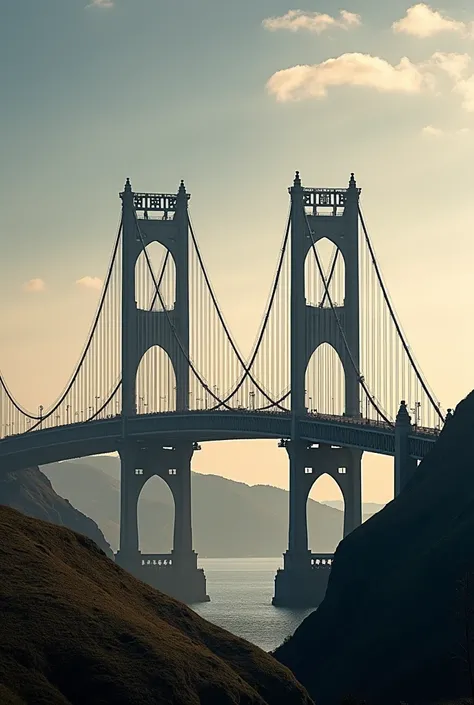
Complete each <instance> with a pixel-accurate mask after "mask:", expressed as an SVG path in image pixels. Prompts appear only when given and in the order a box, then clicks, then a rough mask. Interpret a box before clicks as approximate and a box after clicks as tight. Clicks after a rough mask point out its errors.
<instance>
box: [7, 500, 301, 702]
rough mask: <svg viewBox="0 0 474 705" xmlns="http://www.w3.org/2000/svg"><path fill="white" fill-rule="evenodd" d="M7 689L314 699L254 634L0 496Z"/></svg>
mask: <svg viewBox="0 0 474 705" xmlns="http://www.w3.org/2000/svg"><path fill="white" fill-rule="evenodd" d="M0 535H1V537H2V539H1V541H0V605H1V609H2V620H1V624H2V626H1V633H2V638H1V644H0V698H1V700H2V702H5V703H7V702H8V703H16V705H22V704H25V705H26V704H27V703H38V704H39V703H48V705H82V704H83V703H87V705H99V704H100V705H107V704H109V703H110V705H162V704H164V703H169V704H170V705H234V704H235V705H237V704H239V705H311V702H312V701H311V700H310V698H309V696H308V695H307V693H306V691H305V690H304V689H303V688H302V687H301V686H300V685H299V684H298V683H297V682H296V680H295V679H294V677H293V675H292V674H291V673H290V671H289V670H288V669H286V668H284V667H283V666H281V665H280V664H279V663H278V662H277V661H276V660H275V659H274V658H273V657H272V656H270V655H269V654H266V653H265V652H264V651H262V650H260V649H259V648H257V647H256V646H253V645H252V644H250V643H248V642H246V641H244V640H242V639H239V638H237V637H235V636H233V635H232V634H229V633H228V632H225V631H224V630H223V629H220V628H219V627H216V626H214V625H212V624H210V623H208V622H206V621H205V620H204V619H202V618H201V617H199V616H198V615H197V614H195V613H194V612H193V611H192V610H191V609H189V608H188V607H186V606H185V605H183V604H181V603H179V602H177V601H175V600H173V599H171V598H169V597H166V596H165V595H163V594H161V593H159V592H157V591H155V590H153V589H152V588H150V587H148V586H147V585H145V584H144V583H141V582H140V581H138V580H136V579H135V578H133V577H132V576H131V575H129V574H128V573H126V572H125V571H123V570H122V569H121V568H119V567H118V566H117V565H116V564H115V563H114V562H113V561H111V560H109V559H108V558H107V557H106V556H105V554H104V553H103V552H102V551H100V549H98V548H97V546H96V545H95V544H94V543H93V542H92V541H90V539H88V538H85V537H84V536H82V535H79V534H75V533H73V532H72V531H70V530H68V529H64V528H58V527H55V526H53V525H52V524H47V523H46V522H42V521H39V520H37V519H31V518H29V517H26V516H24V515H23V514H19V513H18V512H16V511H14V510H13V509H10V508H7V507H0Z"/></svg>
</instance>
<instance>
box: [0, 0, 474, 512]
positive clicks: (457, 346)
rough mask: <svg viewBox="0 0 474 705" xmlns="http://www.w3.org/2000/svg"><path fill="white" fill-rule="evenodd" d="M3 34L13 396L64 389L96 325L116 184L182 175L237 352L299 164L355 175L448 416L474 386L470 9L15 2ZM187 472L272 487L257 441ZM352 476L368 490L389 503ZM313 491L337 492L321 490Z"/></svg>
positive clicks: (1, 331) (249, 331)
mask: <svg viewBox="0 0 474 705" xmlns="http://www.w3.org/2000/svg"><path fill="white" fill-rule="evenodd" d="M0 11H1V22H0V91H1V108H0V110H1V125H2V129H1V132H0V160H1V164H2V169H1V170H0V209H1V213H2V218H1V223H0V242H1V247H2V250H1V251H2V256H1V258H0V295H1V301H2V306H1V307H0V369H1V371H2V374H3V375H4V376H5V378H6V380H7V383H8V385H9V387H10V388H11V390H12V391H13V393H14V395H15V397H16V398H17V399H18V401H19V402H20V403H22V404H23V405H25V406H27V407H28V408H30V409H36V408H37V407H38V405H39V404H44V405H45V406H47V405H48V404H49V403H51V402H52V401H53V400H54V399H55V398H56V397H57V396H58V394H59V392H60V391H61V389H62V388H63V387H64V385H65V383H66V381H67V379H68V377H69V375H70V373H71V371H72V369H73V367H74V364H75V362H76V360H77V358H78V356H79V354H80V352H81V349H82V346H83V344H84V342H85V339H86V336H87V333H88V330H89V327H90V325H91V322H92V318H93V315H94V311H95V308H96V306H97V302H98V297H99V295H100V286H101V280H102V279H103V277H104V274H105V271H106V268H107V265H108V261H109V258H110V254H111V249H112V244H113V240H114V236H115V234H116V230H117V225H118V221H119V217H120V202H119V199H118V193H119V191H120V190H121V189H122V187H123V184H124V182H125V179H126V177H130V178H131V180H132V185H133V187H134V189H135V190H137V191H164V192H170V191H171V192H172V191H174V190H176V188H177V186H178V185H179V181H180V179H182V178H183V179H185V181H186V185H187V188H188V190H189V192H190V193H191V194H192V198H191V203H190V209H191V215H192V219H193V222H194V225H195V228H196V235H197V238H198V240H199V243H200V246H201V250H202V253H203V256H204V260H205V262H206V265H207V268H208V271H209V274H210V278H211V280H212V283H213V286H214V289H215V291H216V293H217V296H218V299H219V301H220V303H221V305H222V308H223V310H224V312H225V316H226V320H227V321H228V323H229V324H230V327H231V329H232V331H233V333H234V335H235V337H236V339H237V340H238V341H239V343H240V344H241V346H242V348H243V349H244V350H245V349H249V348H250V347H251V344H252V342H253V339H254V337H255V333H256V330H257V328H258V325H259V322H260V317H261V315H262V312H263V309H264V306H265V303H266V300H267V296H268V292H269V289H270V285H271V280H272V276H273V273H274V270H275V264H276V259H277V256H278V250H279V247H280V244H281V238H282V234H283V230H284V226H285V219H286V216H287V212H288V193H287V187H288V186H289V185H290V184H291V182H292V179H293V176H294V172H295V170H296V169H298V170H299V171H300V172H301V176H302V180H303V184H304V185H306V186H336V187H345V186H346V185H347V182H348V178H349V175H350V173H351V172H355V174H356V177H357V181H358V185H359V186H360V187H361V188H362V196H361V199H362V200H361V203H362V208H363V211H364V215H365V218H366V221H367V223H368V227H369V230H370V234H371V238H372V241H373V242H374V245H375V248H376V252H377V256H378V260H379V262H380V265H381V268H382V271H383V275H384V278H385V280H386V282H387V284H388V288H389V291H390V294H391V298H392V300H393V301H394V303H395V307H396V310H397V313H398V316H399V318H400V320H401V321H402V324H403V329H404V331H405V333H406V336H407V338H408V340H409V341H410V345H411V347H412V349H413V350H414V352H415V354H416V357H417V359H418V361H419V362H420V364H421V367H422V369H423V371H424V374H425V376H426V377H427V379H428V380H429V382H430V384H431V386H432V387H433V388H434V389H435V391H436V394H437V396H438V398H439V399H440V400H441V402H442V405H443V407H444V408H447V407H449V406H452V405H455V404H456V403H457V401H459V400H460V399H461V398H462V397H463V396H465V395H466V394H467V393H468V392H469V391H470V390H471V389H472V386H473V379H472V378H473V375H472V369H471V349H472V346H473V342H474V340H473V332H472V306H473V293H472V262H473V261H474V244H473V238H472V236H471V230H472V223H473V219H474V218H473V216H474V200H473V198H472V188H473V186H472V175H471V173H470V170H469V169H470V165H471V164H472V162H473V157H474V8H473V9H472V10H468V9H466V4H465V3H461V2H458V1H457V0H446V2H445V3H444V5H443V7H442V8H440V7H437V6H434V5H429V4H410V3H409V2H408V3H407V2H402V1H400V0H390V2H383V3H374V2H371V1H369V0H360V1H359V0H347V2H345V3H344V4H343V5H336V4H335V3H334V2H329V1H327V2H314V1H311V0H306V1H305V2H304V3H303V4H301V5H300V4H299V3H298V4H297V5H292V4H289V2H288V0H258V1H257V2H255V0H241V1H240V2H238V3H231V2H222V0H173V2H164V1H162V0H110V1H107V0H95V1H93V2H92V4H90V5H87V2H86V0H17V1H16V2H12V3H3V4H2V7H1V10H0ZM195 469H197V470H199V471H201V472H215V473H219V474H223V475H226V476H228V477H232V478H234V479H239V480H242V481H245V482H250V483H252V484H253V483H258V482H262V483H268V484H275V485H279V486H283V487H287V486H288V478H287V462H286V458H285V457H284V452H283V451H281V450H278V449H277V448H275V444H274V443H271V442H259V443H251V442H246V443H226V444H222V443H221V444H213V445H211V444H209V445H206V446H205V447H204V449H203V451H202V452H201V453H200V454H199V455H198V456H196V460H195ZM392 485H393V474H392V470H391V463H389V462H388V461H387V460H384V459H380V458H373V457H369V458H367V459H366V461H365V462H364V498H365V499H366V501H387V500H388V499H390V498H391V496H392ZM312 496H314V497H315V498H317V499H334V498H338V497H339V495H338V491H337V489H336V488H335V487H334V486H333V485H332V484H331V481H330V480H327V478H323V479H322V480H321V481H319V482H318V483H317V490H313V493H312Z"/></svg>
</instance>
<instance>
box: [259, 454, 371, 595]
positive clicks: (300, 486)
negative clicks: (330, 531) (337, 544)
mask: <svg viewBox="0 0 474 705" xmlns="http://www.w3.org/2000/svg"><path fill="white" fill-rule="evenodd" d="M281 445H283V446H284V447H285V448H286V450H287V452H288V456H289V459H290V517H289V541H288V551H287V552H286V553H285V554H284V556H283V561H284V563H283V569H280V570H278V571H277V574H276V576H275V593H274V597H273V600H272V604H273V605H275V606H276V607H300V608H303V607H318V606H319V605H320V604H321V602H322V601H323V599H324V596H325V594H326V588H327V584H328V580H329V574H330V572H331V567H332V564H333V554H332V553H327V554H325V553H311V551H309V550H308V519H307V513H306V512H307V502H308V496H309V493H310V491H311V488H312V486H313V484H314V483H315V482H316V480H317V479H318V478H319V477H321V476H322V475H326V474H327V475H329V476H330V477H332V478H333V479H334V480H335V481H336V482H337V484H338V485H339V488H340V490H341V492H342V495H343V497H344V536H347V535H348V534H350V533H351V531H353V530H354V529H355V528H356V527H357V526H360V524H361V523H362V497H361V462H362V452H361V451H358V450H354V449H349V448H339V447H332V446H329V445H324V444H322V443H320V444H310V443H308V442H306V441H285V442H282V444H281Z"/></svg>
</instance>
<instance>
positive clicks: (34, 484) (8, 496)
mask: <svg viewBox="0 0 474 705" xmlns="http://www.w3.org/2000/svg"><path fill="white" fill-rule="evenodd" d="M0 504H4V505H6V506H8V507H13V508H14V509H18V511H20V512H23V514H27V515H28V516H30V517H34V518H36V519H44V520H45V521H50V522H52V523H53V524H58V525H59V526H67V527H68V528H69V529H73V531H77V532H78V533H80V534H84V535H85V536H88V537H89V538H91V539H92V540H93V541H95V543H96V544H97V545H98V546H99V547H100V548H101V549H102V550H103V551H104V552H105V553H106V554H107V555H108V556H110V557H112V555H113V553H112V549H111V548H110V546H109V544H108V543H107V541H106V540H105V537H104V535H103V533H102V531H101V530H100V529H99V527H98V526H97V524H96V523H95V522H94V521H92V519H89V517H87V516H85V515H84V514H81V512H79V511H78V510H77V509H75V508H74V507H73V506H72V504H71V503H70V502H69V501H68V500H67V499H63V498H62V497H60V496H59V495H58V494H56V492H55V491H54V489H53V487H52V485H51V482H50V481H49V480H48V478H47V477H46V476H45V475H43V473H42V472H41V471H40V470H39V469H38V468H27V469H26V470H18V471H17V472H9V473H0Z"/></svg>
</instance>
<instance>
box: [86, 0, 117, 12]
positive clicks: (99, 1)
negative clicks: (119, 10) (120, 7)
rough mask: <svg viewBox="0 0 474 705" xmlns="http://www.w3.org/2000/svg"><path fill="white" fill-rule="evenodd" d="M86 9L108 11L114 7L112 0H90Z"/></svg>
mask: <svg viewBox="0 0 474 705" xmlns="http://www.w3.org/2000/svg"><path fill="white" fill-rule="evenodd" d="M88 7H100V8H102V9H104V10H110V9H111V8H112V7H114V0H92V2H91V3H90V5H86V8H88Z"/></svg>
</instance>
